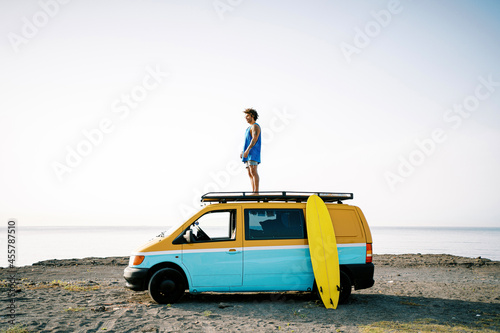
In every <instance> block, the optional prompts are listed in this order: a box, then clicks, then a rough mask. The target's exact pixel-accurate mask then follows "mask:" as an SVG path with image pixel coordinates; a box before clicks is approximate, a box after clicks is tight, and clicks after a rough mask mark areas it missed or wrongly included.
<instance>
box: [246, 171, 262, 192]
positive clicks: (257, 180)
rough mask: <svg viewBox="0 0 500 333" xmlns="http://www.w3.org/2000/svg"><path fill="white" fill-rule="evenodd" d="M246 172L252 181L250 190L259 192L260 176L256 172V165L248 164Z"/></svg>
mask: <svg viewBox="0 0 500 333" xmlns="http://www.w3.org/2000/svg"><path fill="white" fill-rule="evenodd" d="M248 173H249V175H250V180H251V181H252V190H253V192H254V193H259V184H260V177H259V173H258V172H257V165H250V166H249V167H248Z"/></svg>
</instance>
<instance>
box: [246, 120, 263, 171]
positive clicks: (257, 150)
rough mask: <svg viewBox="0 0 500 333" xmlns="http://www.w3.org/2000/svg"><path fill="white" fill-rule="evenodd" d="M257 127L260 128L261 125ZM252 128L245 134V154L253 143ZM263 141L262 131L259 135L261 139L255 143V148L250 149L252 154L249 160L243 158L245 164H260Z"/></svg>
mask: <svg viewBox="0 0 500 333" xmlns="http://www.w3.org/2000/svg"><path fill="white" fill-rule="evenodd" d="M255 125H257V126H259V128H260V125H259V124H257V123H255ZM251 129H252V126H250V127H248V128H247V131H246V133H245V147H244V148H243V152H245V151H246V150H247V148H248V146H250V143H251V142H252V131H251ZM261 141H262V129H261V131H260V133H259V138H258V139H257V142H256V143H255V146H253V147H252V149H250V152H249V153H248V158H245V157H243V162H246V161H255V162H258V163H260V146H261Z"/></svg>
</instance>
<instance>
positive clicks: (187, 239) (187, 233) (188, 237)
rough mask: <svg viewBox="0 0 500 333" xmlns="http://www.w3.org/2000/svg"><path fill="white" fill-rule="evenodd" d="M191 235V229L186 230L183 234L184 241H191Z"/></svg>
mask: <svg viewBox="0 0 500 333" xmlns="http://www.w3.org/2000/svg"><path fill="white" fill-rule="evenodd" d="M192 236H193V231H192V230H191V229H188V230H186V233H185V234H184V236H183V237H184V239H185V240H186V242H188V243H191V241H192Z"/></svg>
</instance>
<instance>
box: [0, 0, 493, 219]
mask: <svg viewBox="0 0 500 333" xmlns="http://www.w3.org/2000/svg"><path fill="white" fill-rule="evenodd" d="M499 17H500V3H499V2H498V1H495V0H492V1H457V0H445V1H393V0H391V1H284V0H283V1H264V0H260V1H250V0H215V1H214V0H204V1H181V0H178V1H168V0H164V1H159V0H154V1H153V0H149V1H148V0H143V1H132V0H122V1H97V0H94V1H90V0H89V1H82V0H72V1H69V0H64V1H63V0H40V1H14V0H10V1H7V0H0V21H1V22H2V25H1V27H0V29H1V30H0V36H3V37H2V38H1V39H0V52H1V54H2V61H1V62H0V73H1V78H0V91H1V96H2V97H1V98H0V157H1V162H0V224H5V226H6V225H7V221H8V219H10V218H16V219H17V220H18V223H19V225H36V226H44V225H47V226H49V225H50V226H53V225H68V226H77V225H110V226H119V225H137V226H140V225H155V226H156V225H157V226H168V225H172V224H175V223H177V222H179V221H181V220H185V219H187V218H188V217H189V216H190V215H191V213H193V212H194V211H197V210H198V209H199V208H200V205H199V199H200V196H201V194H203V193H205V192H208V191H250V190H251V186H250V181H249V179H248V176H247V174H246V171H245V170H244V168H243V165H242V163H241V162H240V161H239V154H240V151H241V149H242V146H243V140H244V132H245V129H246V127H247V126H248V125H247V123H246V122H245V119H244V114H243V113H242V111H243V110H244V109H246V108H249V107H253V108H255V109H256V110H257V111H258V112H259V115H260V118H259V120H258V123H259V124H260V125H261V127H262V129H263V138H264V141H265V144H264V147H263V155H262V164H261V165H260V166H259V173H260V176H261V190H263V191H271V190H292V191H325V192H326V191H328V192H353V193H354V200H353V201H351V202H349V203H350V204H353V205H357V206H359V207H361V208H362V210H363V211H364V213H365V215H366V217H367V219H368V222H369V223H370V225H373V226H490V227H495V226H499V225H500V224H499V222H500V210H499V208H498V202H499V199H500V195H499V190H498V189H499V188H500V176H498V172H499V170H500V153H499V152H500V113H499V105H500V63H499V60H498V59H500V43H499V42H498V41H499V40H500V21H499V20H498V18H499ZM2 221H3V222H2Z"/></svg>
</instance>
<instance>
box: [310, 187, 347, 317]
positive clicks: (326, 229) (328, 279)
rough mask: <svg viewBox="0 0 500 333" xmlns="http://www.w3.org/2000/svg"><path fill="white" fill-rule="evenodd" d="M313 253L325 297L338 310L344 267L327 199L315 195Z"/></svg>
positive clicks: (318, 281) (312, 256)
mask: <svg viewBox="0 0 500 333" xmlns="http://www.w3.org/2000/svg"><path fill="white" fill-rule="evenodd" d="M306 217H307V221H306V225H307V238H308V241H309V252H310V254H311V261H312V266H313V271H314V278H315V279H316V286H317V287H318V291H319V294H320V296H321V300H322V301H323V304H324V305H325V307H326V308H327V309H332V308H333V309H336V308H337V304H338V302H339V296H340V267H339V255H338V251H337V241H336V239H335V231H334V229H333V224H332V219H331V218H330V213H329V212H328V208H327V207H326V205H325V203H324V201H323V200H322V199H321V198H320V197H318V196H317V195H311V196H310V197H309V199H308V200H307V206H306Z"/></svg>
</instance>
